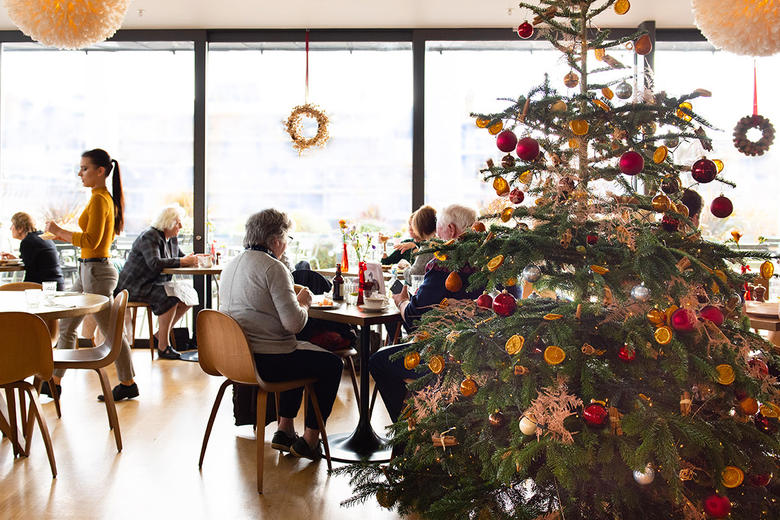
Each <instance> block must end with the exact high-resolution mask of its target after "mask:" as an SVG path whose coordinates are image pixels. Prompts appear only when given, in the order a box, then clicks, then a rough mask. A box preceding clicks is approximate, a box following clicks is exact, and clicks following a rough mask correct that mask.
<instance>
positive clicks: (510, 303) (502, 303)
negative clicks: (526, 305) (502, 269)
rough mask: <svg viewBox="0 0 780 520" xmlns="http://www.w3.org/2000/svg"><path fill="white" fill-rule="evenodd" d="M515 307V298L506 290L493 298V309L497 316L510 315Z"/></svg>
mask: <svg viewBox="0 0 780 520" xmlns="http://www.w3.org/2000/svg"><path fill="white" fill-rule="evenodd" d="M515 309H517V300H515V297H514V296H512V295H511V294H509V293H508V292H506V291H504V292H502V293H501V294H499V295H498V296H496V297H495V298H494V299H493V311H495V313H496V314H498V315H499V316H511V315H512V314H514V312H515Z"/></svg>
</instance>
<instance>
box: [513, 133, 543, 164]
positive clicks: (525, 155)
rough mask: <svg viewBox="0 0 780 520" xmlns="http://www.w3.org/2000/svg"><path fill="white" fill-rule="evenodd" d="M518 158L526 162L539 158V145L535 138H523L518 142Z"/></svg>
mask: <svg viewBox="0 0 780 520" xmlns="http://www.w3.org/2000/svg"><path fill="white" fill-rule="evenodd" d="M517 156H518V157H520V158H521V159H522V160H524V161H533V160H534V159H536V158H537V157H539V143H538V142H537V140H536V139H534V138H533V137H523V138H522V139H520V140H519V141H518V142H517Z"/></svg>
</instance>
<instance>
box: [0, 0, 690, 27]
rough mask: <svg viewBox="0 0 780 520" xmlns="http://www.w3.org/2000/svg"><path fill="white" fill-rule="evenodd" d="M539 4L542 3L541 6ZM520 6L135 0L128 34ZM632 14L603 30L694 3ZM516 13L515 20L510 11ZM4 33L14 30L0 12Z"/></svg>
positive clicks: (432, 21) (462, 18)
mask: <svg viewBox="0 0 780 520" xmlns="http://www.w3.org/2000/svg"><path fill="white" fill-rule="evenodd" d="M537 1H538V0H537ZM518 3H519V0H283V1H278V0H276V1H271V0H133V2H132V3H131V4H130V9H129V10H128V12H127V16H126V18H125V22H124V24H123V25H122V27H123V28H125V29H191V28H209V29H228V28H230V29H238V28H274V29H277V28H312V29H314V28H423V27H426V28H442V27H511V26H514V25H517V24H519V23H522V22H523V20H524V19H525V18H527V17H528V13H527V12H523V11H522V10H521V9H519V8H517V5H518ZM632 3H633V6H632V8H631V10H630V11H629V13H628V14H626V15H624V16H619V15H617V14H615V13H614V12H613V11H612V10H611V9H610V10H608V11H607V12H605V13H603V14H602V15H601V17H600V18H599V19H598V21H597V22H598V25H599V26H602V27H636V26H637V25H638V24H639V23H641V22H643V21H645V20H655V21H656V26H657V27H693V15H692V14H691V7H690V0H633V2H632ZM510 9H511V14H509V13H508V11H509V10H510ZM0 29H15V26H14V25H13V23H11V21H10V20H9V18H8V16H7V14H6V11H5V9H4V8H0Z"/></svg>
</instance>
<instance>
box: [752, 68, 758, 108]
mask: <svg viewBox="0 0 780 520" xmlns="http://www.w3.org/2000/svg"><path fill="white" fill-rule="evenodd" d="M753 115H754V116H757V115H758V87H757V86H756V60H753Z"/></svg>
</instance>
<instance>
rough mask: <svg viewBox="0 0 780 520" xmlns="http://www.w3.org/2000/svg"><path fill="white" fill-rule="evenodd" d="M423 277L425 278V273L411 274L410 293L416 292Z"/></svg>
mask: <svg viewBox="0 0 780 520" xmlns="http://www.w3.org/2000/svg"><path fill="white" fill-rule="evenodd" d="M423 278H425V275H423V274H413V275H412V294H417V289H419V288H420V285H422V283H423Z"/></svg>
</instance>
